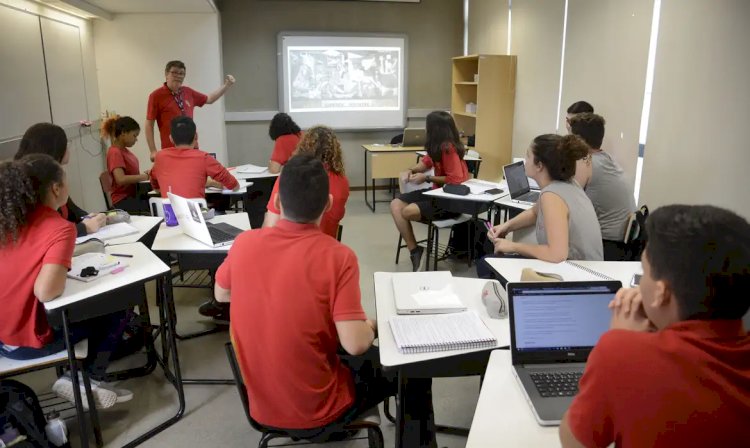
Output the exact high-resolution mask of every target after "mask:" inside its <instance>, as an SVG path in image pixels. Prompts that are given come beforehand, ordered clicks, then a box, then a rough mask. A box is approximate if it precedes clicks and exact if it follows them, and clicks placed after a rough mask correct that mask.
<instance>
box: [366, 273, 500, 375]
mask: <svg viewBox="0 0 750 448" xmlns="http://www.w3.org/2000/svg"><path fill="white" fill-rule="evenodd" d="M392 277H393V274H392V273H390V272H376V273H375V274H374V278H375V306H376V307H377V312H378V346H379V347H380V363H381V364H382V365H383V366H385V367H393V366H400V365H403V364H410V363H414V362H419V361H427V360H430V359H440V358H446V357H449V356H455V355H459V354H462V353H471V352H476V351H483V350H487V349H486V348H481V349H468V350H446V351H441V352H432V353H414V354H403V353H400V352H399V351H398V348H397V347H396V342H395V341H394V340H393V333H392V332H391V326H390V324H389V323H388V320H389V319H390V318H391V317H392V316H395V315H396V304H395V302H394V299H393V283H392V281H391V278H392ZM453 280H454V282H455V286H456V288H455V289H456V291H458V294H459V296H460V297H461V300H462V301H463V302H464V303H465V304H466V306H467V307H468V308H469V309H472V310H475V311H476V312H477V313H478V314H479V317H480V318H481V319H482V321H484V323H485V324H487V327H488V328H489V329H490V331H492V334H493V335H494V336H495V337H496V338H497V346H498V347H505V346H507V345H509V344H510V324H509V323H508V319H491V318H490V316H489V314H487V310H486V308H485V307H484V304H483V303H482V287H484V285H485V284H486V283H487V280H484V279H475V278H462V277H453Z"/></svg>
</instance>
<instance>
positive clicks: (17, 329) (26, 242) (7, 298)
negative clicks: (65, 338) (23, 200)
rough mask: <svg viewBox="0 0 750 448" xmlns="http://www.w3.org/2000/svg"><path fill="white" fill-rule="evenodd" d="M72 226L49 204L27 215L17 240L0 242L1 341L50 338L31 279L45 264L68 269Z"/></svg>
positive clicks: (32, 342) (33, 342)
mask: <svg viewBox="0 0 750 448" xmlns="http://www.w3.org/2000/svg"><path fill="white" fill-rule="evenodd" d="M75 241H76V230H75V226H74V225H73V224H72V223H70V222H68V221H66V220H65V219H64V218H63V217H62V216H60V214H59V213H58V212H57V211H55V210H52V209H51V208H49V207H45V206H38V207H37V208H36V209H35V210H34V211H33V212H31V214H30V215H29V218H28V222H27V223H26V226H24V228H23V230H22V231H21V234H20V236H19V239H18V241H17V242H16V243H13V244H8V245H4V246H0V285H3V287H2V288H0V304H2V309H3V310H2V312H1V313H0V341H2V343H3V344H7V345H14V346H20V347H33V348H41V347H43V346H44V345H45V344H47V343H48V342H50V341H51V339H52V330H51V329H50V326H49V324H48V323H47V315H46V314H45V312H44V305H43V304H42V303H41V302H39V300H38V299H37V298H36V296H34V282H36V278H37V276H38V275H39V271H40V270H41V269H42V265H45V264H59V265H61V266H65V267H66V268H68V269H70V259H71V258H72V257H73V248H74V247H75Z"/></svg>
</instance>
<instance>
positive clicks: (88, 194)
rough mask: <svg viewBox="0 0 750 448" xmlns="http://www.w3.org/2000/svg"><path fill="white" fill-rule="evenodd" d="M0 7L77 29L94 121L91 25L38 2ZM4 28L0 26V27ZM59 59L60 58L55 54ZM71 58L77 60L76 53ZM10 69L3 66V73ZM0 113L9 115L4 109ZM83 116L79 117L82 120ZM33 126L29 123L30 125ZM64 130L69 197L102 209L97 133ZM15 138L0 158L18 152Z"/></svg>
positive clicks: (1, 145) (0, 1)
mask: <svg viewBox="0 0 750 448" xmlns="http://www.w3.org/2000/svg"><path fill="white" fill-rule="evenodd" d="M0 8H12V9H14V10H20V11H26V12H28V13H31V14H35V15H38V16H41V17H45V18H48V19H52V20H55V21H58V22H62V23H65V24H67V25H72V26H75V27H77V28H78V29H79V36H80V42H81V52H80V57H81V58H82V63H83V78H84V84H85V86H84V89H85V96H86V101H85V103H86V109H87V112H88V119H89V120H96V119H97V117H98V115H99V88H98V85H97V72H96V66H95V62H94V61H95V55H94V41H93V30H92V23H91V22H90V21H87V20H84V19H81V18H78V17H75V16H72V15H69V14H66V13H63V12H61V11H59V10H56V9H53V8H46V7H44V6H42V5H40V4H38V3H34V2H30V1H25V0H0ZM2 26H5V25H4V24H2V23H0V27H2ZM56 56H62V55H56ZM75 57H79V55H78V54H76V55H75ZM9 69H11V68H9V67H4V68H3V70H9ZM3 113H4V114H5V113H13V111H11V110H4V111H3ZM85 118H86V117H80V119H85ZM32 124H34V123H29V124H28V125H29V126H31V125H32ZM57 124H60V125H61V126H63V127H64V128H65V131H66V133H67V134H68V140H69V142H70V143H69V145H70V150H71V158H70V162H69V163H68V165H66V166H65V171H66V173H67V178H68V185H69V188H70V196H71V197H72V198H73V200H74V201H75V202H76V203H77V204H78V205H79V206H81V207H83V208H84V209H87V210H90V211H96V210H102V209H104V198H103V196H102V193H101V187H100V186H99V177H98V174H99V172H101V170H102V169H103V167H104V156H103V154H102V151H101V147H100V145H99V140H98V133H96V132H94V133H93V134H91V133H90V131H91V129H90V128H79V127H75V126H74V127H71V126H68V125H70V124H71V123H57ZM19 140H20V136H19V138H11V139H9V140H5V141H3V142H0V159H6V158H10V157H13V154H15V152H16V150H17V149H18V142H19ZM89 174H91V175H89Z"/></svg>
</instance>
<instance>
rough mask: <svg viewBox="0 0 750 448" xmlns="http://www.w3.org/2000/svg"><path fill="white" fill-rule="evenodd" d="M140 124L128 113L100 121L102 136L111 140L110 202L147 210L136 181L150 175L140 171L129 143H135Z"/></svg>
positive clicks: (109, 161) (130, 210)
mask: <svg viewBox="0 0 750 448" xmlns="http://www.w3.org/2000/svg"><path fill="white" fill-rule="evenodd" d="M140 132H141V127H140V126H138V123H137V122H136V121H135V120H133V119H132V118H130V117H120V116H115V117H111V118H108V119H107V120H105V121H104V123H102V131H101V134H102V137H104V138H108V139H109V140H110V142H111V144H112V146H110V147H109V149H108V150H107V171H109V173H110V174H111V176H112V191H111V193H110V196H111V197H112V206H113V207H114V208H119V209H122V210H125V211H127V212H131V213H132V212H147V211H148V204H147V203H146V202H145V201H143V200H139V199H138V198H137V197H136V184H137V183H138V182H141V181H146V180H148V179H149V171H148V170H146V171H144V172H143V173H141V172H140V164H139V162H138V157H136V155H135V154H133V153H132V152H131V151H130V150H129V149H128V147H132V146H133V145H135V142H136V141H138V134H140Z"/></svg>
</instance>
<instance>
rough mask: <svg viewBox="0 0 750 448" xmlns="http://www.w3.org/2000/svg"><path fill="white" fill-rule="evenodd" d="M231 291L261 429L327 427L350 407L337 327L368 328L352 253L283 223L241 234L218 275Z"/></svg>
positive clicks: (240, 352) (310, 229)
mask: <svg viewBox="0 0 750 448" xmlns="http://www.w3.org/2000/svg"><path fill="white" fill-rule="evenodd" d="M216 283H217V284H218V285H219V286H220V287H222V288H224V289H229V290H231V302H232V307H231V311H230V312H231V319H232V336H233V338H234V343H235V351H236V353H237V358H238V360H239V363H240V366H241V367H242V372H243V375H244V379H245V382H246V384H247V390H248V396H249V398H250V402H251V403H252V405H251V406H250V413H251V415H252V416H253V418H254V419H255V420H257V421H258V422H260V423H262V424H264V425H268V426H274V427H277V428H288V429H309V428H317V427H320V426H324V425H327V424H329V423H331V422H333V421H334V420H335V419H337V418H338V417H340V416H341V415H342V414H343V413H344V412H346V410H347V409H348V408H349V407H351V406H352V404H353V403H354V396H355V392H354V382H353V378H352V374H351V371H350V370H349V369H348V368H347V367H346V366H344V365H343V364H342V363H341V360H340V359H339V356H338V354H337V351H338V347H339V339H338V333H337V331H336V325H335V322H339V321H348V320H361V321H363V320H365V319H366V316H365V312H364V310H363V309H362V304H361V298H360V291H359V266H358V265H357V257H356V256H355V255H354V252H353V251H352V250H351V249H350V248H348V247H346V246H344V245H343V244H341V243H339V242H338V241H336V240H335V239H333V238H329V237H328V236H327V235H325V234H323V233H322V232H320V230H318V228H317V227H316V226H315V225H314V224H298V223H294V222H291V221H287V220H285V219H282V220H280V221H279V222H278V223H277V224H276V226H274V227H268V228H262V229H257V230H250V231H246V232H244V233H242V234H241V235H240V236H239V237H238V238H237V239H236V240H235V241H234V244H233V245H232V248H231V249H230V250H229V254H228V255H227V258H226V259H225V260H224V263H222V265H221V266H220V267H219V270H218V271H217V272H216Z"/></svg>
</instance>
